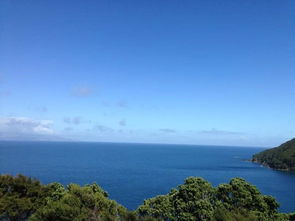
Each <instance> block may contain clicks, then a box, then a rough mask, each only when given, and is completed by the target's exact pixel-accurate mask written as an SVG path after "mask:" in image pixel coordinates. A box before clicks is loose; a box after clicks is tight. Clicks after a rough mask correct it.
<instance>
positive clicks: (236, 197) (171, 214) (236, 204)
mask: <svg viewBox="0 0 295 221" xmlns="http://www.w3.org/2000/svg"><path fill="white" fill-rule="evenodd" d="M278 207H279V204H278V203H277V202H276V200H275V199H274V198H273V197H271V196H265V195H262V194H261V193H260V192H259V190H258V189H257V188H256V187H255V186H253V185H251V184H250V183H248V182H246V181H245V180H243V179H241V178H234V179H232V180H231V181H230V183H229V184H221V185H219V186H218V187H216V188H214V187H212V186H211V185H210V183H208V182H207V181H205V180H203V179H202V178H198V177H190V178H188V179H186V180H185V183H184V184H183V185H180V186H178V188H177V189H172V190H171V191H170V192H169V193H168V194H167V195H162V196H157V197H155V198H151V199H148V200H145V201H144V204H143V205H141V206H140V207H139V208H138V209H137V212H138V214H139V215H147V216H153V217H156V218H159V219H161V220H171V221H176V220H177V221H184V220H188V221H198V220H209V221H211V220H212V221H235V220H237V221H242V220H245V221H272V220H282V221H283V220H289V217H288V215H284V214H279V213H278V211H277V209H278Z"/></svg>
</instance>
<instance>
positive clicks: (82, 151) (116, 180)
mask: <svg viewBox="0 0 295 221" xmlns="http://www.w3.org/2000/svg"><path fill="white" fill-rule="evenodd" d="M264 149H265V148H254V147H226V146H201V145H199V146H197V145H194V146H193V145H166V144H165V145H164V144H127V143H90V142H89V143H88V142H12V141H1V142H0V173H1V174H12V175H16V174H19V173H21V174H24V175H27V176H32V177H35V178H37V179H39V180H41V182H42V183H44V184H47V183H50V182H60V183H62V184H64V185H67V184H69V183H78V184H81V185H83V184H89V183H93V182H96V183H97V184H99V185H100V186H101V187H102V188H103V189H104V190H106V191H107V192H108V193H109V194H110V198H111V199H114V200H116V201H118V202H119V203H121V204H122V205H124V206H125V207H127V208H128V209H132V210H133V209H136V208H137V207H138V205H140V204H142V203H143V200H144V199H147V198H150V197H154V196H156V195H159V194H166V193H168V192H169V190H170V189H171V188H173V187H176V186H177V185H179V184H182V183H183V181H184V179H185V178H186V177H189V176H198V177H203V178H204V179H206V180H208V181H209V182H211V183H212V185H213V186H217V185H218V184H220V183H228V182H229V181H230V179H231V178H233V177H242V178H244V179H246V180H247V181H249V182H251V183H252V184H254V185H256V186H257V187H258V188H259V190H260V191H261V192H262V193H263V194H267V195H272V196H274V197H275V198H276V199H277V200H278V201H279V202H280V204H281V208H280V211H282V212H294V211H295V188H294V186H295V173H290V172H281V171H274V170H272V169H269V168H265V167H262V166H261V165H258V164H255V163H251V162H249V161H247V160H249V159H250V158H251V156H252V155H253V154H254V153H257V152H260V151H262V150H264Z"/></svg>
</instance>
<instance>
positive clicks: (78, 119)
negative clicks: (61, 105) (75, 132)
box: [63, 117, 82, 125]
mask: <svg viewBox="0 0 295 221" xmlns="http://www.w3.org/2000/svg"><path fill="white" fill-rule="evenodd" d="M63 121H64V123H66V124H75V125H78V124H81V123H82V117H65V118H64V119H63Z"/></svg>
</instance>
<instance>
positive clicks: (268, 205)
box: [0, 175, 295, 221]
mask: <svg viewBox="0 0 295 221" xmlns="http://www.w3.org/2000/svg"><path fill="white" fill-rule="evenodd" d="M278 207H279V204H278V203H277V202H276V200H275V199H274V198H273V197H271V196H265V195H262V194H261V193H260V192H259V191H258V189H257V188H256V187H255V186H253V185H251V184H249V183H248V182H246V181H245V180H243V179H240V178H234V179H232V180H231V181H230V183H229V184H221V185H219V186H218V187H216V188H214V187H212V186H211V184H210V183H209V182H207V181H205V180H204V179H202V178H197V177H190V178H188V179H186V180H185V183H184V184H182V185H180V186H178V187H177V188H176V189H172V190H171V191H170V193H168V194H167V195H161V196H156V197H155V198H151V199H147V200H145V201H144V203H143V205H141V206H139V208H138V209H137V210H136V211H128V210H127V209H126V208H124V207H123V206H121V205H120V204H118V203H117V202H115V201H113V200H110V199H109V198H108V194H107V193H106V192H105V191H104V190H103V189H102V188H100V187H99V186H98V185H97V184H90V185H85V186H82V187H81V186H79V185H77V184H69V185H68V186H67V187H64V186H62V185H61V184H59V183H51V184H48V185H42V184H41V183H40V182H39V181H38V180H35V179H32V178H29V177H25V176H23V175H18V176H16V177H12V176H10V175H1V176H0V220H7V221H9V220H11V221H22V220H30V221H42V220H44V221H86V220H91V221H104V220H105V221H113V220H114V221H115V220H116V221H137V220H138V221H140V220H145V221H148V220H149V221H153V220H154V221H155V220H171V221H175V220H179V221H184V220H185V221H186V220H188V221H190V220H191V221H195V220H196V221H197V220H208V221H243V220H244V221H256V220H257V221H272V220H278V221H280V220H281V221H287V220H295V214H280V213H278V210H277V209H278Z"/></svg>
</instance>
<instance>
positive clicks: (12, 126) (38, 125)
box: [0, 117, 55, 139]
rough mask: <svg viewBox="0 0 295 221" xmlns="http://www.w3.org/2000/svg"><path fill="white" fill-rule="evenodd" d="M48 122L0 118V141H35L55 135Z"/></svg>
mask: <svg viewBox="0 0 295 221" xmlns="http://www.w3.org/2000/svg"><path fill="white" fill-rule="evenodd" d="M52 125H53V122H52V121H50V120H34V119H31V118H27V117H0V139H31V138H32V139H35V138H37V137H38V136H40V138H41V137H42V138H45V137H46V136H53V135H55V132H54V130H53V129H52Z"/></svg>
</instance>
